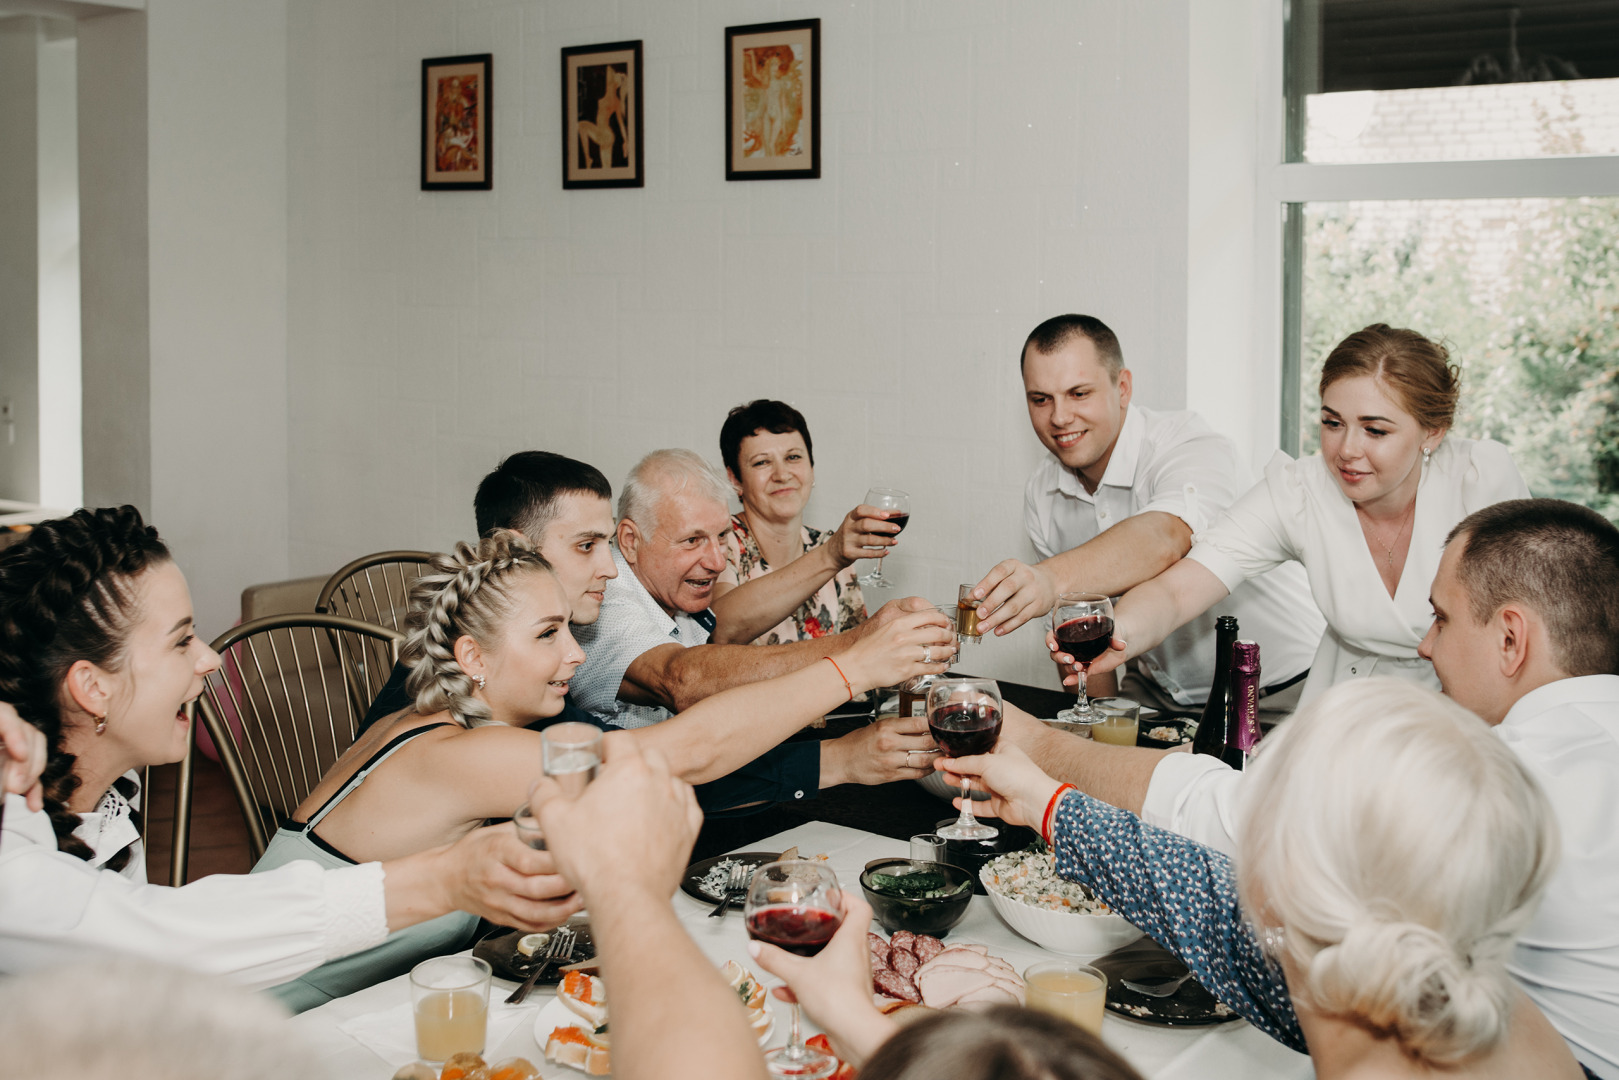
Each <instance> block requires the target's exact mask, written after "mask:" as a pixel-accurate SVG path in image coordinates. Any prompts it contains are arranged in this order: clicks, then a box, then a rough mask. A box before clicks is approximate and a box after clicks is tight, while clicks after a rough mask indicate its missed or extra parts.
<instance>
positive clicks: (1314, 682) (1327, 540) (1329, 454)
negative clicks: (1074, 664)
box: [1047, 323, 1529, 701]
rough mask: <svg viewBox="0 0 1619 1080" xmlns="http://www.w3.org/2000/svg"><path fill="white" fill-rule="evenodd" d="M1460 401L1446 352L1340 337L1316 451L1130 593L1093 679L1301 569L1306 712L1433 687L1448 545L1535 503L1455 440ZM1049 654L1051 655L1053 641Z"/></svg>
mask: <svg viewBox="0 0 1619 1080" xmlns="http://www.w3.org/2000/svg"><path fill="white" fill-rule="evenodd" d="M1459 390H1460V387H1459V384H1458V377H1457V371H1456V368H1455V367H1454V366H1453V365H1451V364H1450V362H1449V354H1448V353H1447V352H1446V350H1445V348H1444V346H1442V345H1439V344H1437V343H1435V342H1432V341H1429V340H1428V339H1427V338H1425V337H1423V336H1422V335H1421V334H1418V333H1417V332H1415V331H1413V330H1400V329H1395V328H1392V327H1389V326H1386V325H1384V324H1381V323H1379V324H1377V325H1374V326H1368V327H1366V328H1365V329H1364V330H1361V331H1358V332H1357V333H1354V334H1351V335H1349V337H1347V338H1345V339H1344V340H1343V341H1342V342H1340V343H1339V344H1338V346H1337V347H1336V348H1334V349H1333V350H1332V353H1331V354H1330V355H1329V356H1328V357H1327V360H1326V364H1325V365H1324V366H1323V368H1322V371H1321V452H1320V453H1318V454H1312V455H1311V456H1309V457H1305V458H1299V459H1298V460H1294V459H1292V458H1290V457H1288V456H1287V455H1286V454H1282V453H1278V454H1277V455H1276V456H1275V457H1274V458H1273V459H1272V460H1271V462H1270V464H1269V465H1268V466H1267V467H1266V469H1265V476H1264V479H1262V480H1261V481H1260V482H1259V483H1258V484H1256V485H1255V486H1254V487H1253V488H1252V489H1250V490H1249V491H1248V493H1247V494H1245V495H1243V496H1242V497H1241V498H1240V499H1238V500H1237V501H1236V503H1234V504H1233V505H1232V506H1231V508H1230V509H1229V510H1228V511H1226V513H1225V514H1224V516H1222V517H1221V518H1220V519H1219V520H1218V521H1216V522H1215V524H1214V525H1213V526H1211V527H1210V528H1209V529H1208V530H1207V531H1206V532H1204V533H1202V534H1200V535H1198V536H1196V537H1194V540H1193V546H1192V550H1191V552H1190V553H1189V554H1188V555H1187V556H1186V558H1184V559H1182V560H1181V561H1180V562H1178V563H1176V564H1175V565H1174V566H1171V567H1170V568H1169V569H1168V570H1166V571H1164V572H1163V573H1162V574H1159V575H1158V576H1157V577H1155V578H1153V579H1152V580H1151V581H1147V582H1144V583H1143V584H1141V585H1139V586H1137V587H1136V588H1134V589H1131V590H1130V591H1129V592H1128V593H1126V594H1125V595H1124V597H1123V599H1121V600H1120V601H1119V603H1118V606H1117V611H1116V613H1115V626H1116V629H1115V632H1114V641H1113V649H1112V650H1111V651H1110V652H1109V653H1107V654H1106V655H1104V656H1103V657H1101V658H1100V659H1098V660H1097V661H1096V662H1095V663H1094V664H1093V665H1092V666H1091V671H1093V672H1099V671H1107V670H1109V669H1111V668H1114V667H1117V666H1118V665H1119V664H1120V663H1122V662H1123V661H1124V660H1125V659H1127V658H1129V657H1131V656H1135V655H1136V654H1138V653H1141V652H1144V651H1146V650H1147V649H1150V648H1152V647H1153V646H1155V645H1157V644H1158V643H1159V642H1160V641H1162V640H1163V639H1164V638H1165V637H1167V636H1168V635H1169V634H1170V633H1171V632H1172V631H1174V630H1175V629H1176V628H1177V627H1179V626H1181V625H1182V624H1184V623H1186V622H1187V621H1189V620H1190V619H1192V618H1194V617H1196V616H1197V615H1199V614H1201V613H1202V612H1204V611H1207V610H1208V609H1209V608H1210V607H1211V606H1213V605H1214V604H1216V603H1218V602H1219V601H1220V600H1222V599H1224V598H1225V597H1226V596H1227V595H1228V594H1229V593H1230V592H1231V590H1232V589H1234V588H1236V586H1237V585H1239V584H1241V583H1242V582H1243V581H1245V580H1247V579H1248V578H1250V577H1253V576H1254V575H1256V574H1260V573H1263V572H1265V571H1266V570H1269V569H1271V568H1272V567H1275V566H1279V565H1280V564H1282V563H1284V562H1287V561H1288V560H1290V559H1296V560H1297V561H1298V562H1300V563H1302V564H1303V565H1304V569H1305V572H1306V574H1307V575H1308V576H1309V580H1310V590H1311V592H1312V594H1313V595H1314V598H1315V602H1316V605H1317V606H1318V607H1320V609H1321V613H1322V614H1323V615H1324V616H1326V620H1327V630H1326V633H1325V634H1324V635H1323V636H1322V638H1321V644H1320V646H1319V647H1318V648H1317V650H1316V654H1315V661H1314V663H1313V664H1312V665H1311V668H1310V678H1309V681H1308V682H1307V683H1306V684H1305V688H1304V694H1303V698H1302V700H1303V701H1308V700H1310V699H1311V698H1313V697H1315V696H1316V695H1317V694H1320V693H1321V692H1322V691H1323V690H1325V689H1326V688H1327V687H1329V686H1331V685H1333V684H1334V683H1338V682H1342V681H1344V680H1346V679H1352V678H1364V677H1366V676H1369V675H1396V676H1400V677H1403V678H1408V679H1412V680H1415V681H1417V682H1419V683H1422V684H1423V685H1425V686H1428V687H1431V688H1433V689H1436V690H1437V689H1438V688H1439V682H1438V680H1437V678H1435V676H1434V673H1433V665H1432V664H1430V663H1429V662H1428V661H1426V660H1424V659H1422V658H1421V657H1419V656H1418V655H1417V645H1418V644H1419V643H1420V642H1421V641H1422V638H1423V635H1424V634H1426V633H1427V630H1428V623H1429V622H1430V618H1431V616H1430V612H1429V607H1428V586H1429V584H1430V583H1431V582H1432V581H1433V578H1434V573H1435V571H1437V570H1438V567H1439V556H1440V552H1441V550H1442V548H1443V547H1444V541H1445V536H1446V535H1447V534H1448V533H1449V532H1450V530H1451V528H1452V527H1454V526H1455V525H1456V523H1457V522H1459V521H1461V519H1462V518H1464V517H1466V516H1467V515H1468V514H1471V513H1472V512H1473V511H1475V510H1479V509H1482V508H1483V507H1486V506H1490V505H1492V504H1494V503H1497V502H1500V501H1502V500H1503V499H1519V498H1524V497H1526V496H1527V495H1528V494H1529V492H1528V488H1527V487H1526V486H1525V485H1524V482H1523V478H1522V477H1521V476H1519V475H1518V469H1517V467H1516V466H1515V465H1514V464H1513V463H1512V458H1511V457H1510V456H1509V455H1508V453H1507V450H1506V447H1504V446H1502V445H1501V444H1500V443H1497V442H1494V441H1491V440H1488V439H1485V440H1473V439H1462V438H1457V437H1455V436H1448V435H1447V432H1448V431H1449V430H1450V426H1451V422H1452V420H1453V418H1454V416H1455V411H1456V399H1457V396H1458V393H1459ZM1047 644H1048V647H1050V648H1052V649H1053V651H1054V652H1055V646H1056V641H1055V639H1054V638H1052V637H1051V636H1050V635H1049V634H1048V636H1047ZM1259 644H1260V646H1261V650H1263V648H1264V645H1265V642H1263V641H1261V642H1260V643H1259ZM1261 655H1262V656H1263V651H1262V652H1261ZM1058 659H1060V660H1066V657H1064V656H1062V655H1061V654H1059V656H1058Z"/></svg>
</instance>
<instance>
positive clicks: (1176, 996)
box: [1092, 937, 1241, 1027]
mask: <svg viewBox="0 0 1619 1080" xmlns="http://www.w3.org/2000/svg"><path fill="white" fill-rule="evenodd" d="M1092 962H1093V963H1094V964H1095V965H1096V967H1097V969H1098V970H1099V971H1101V972H1102V974H1104V975H1106V976H1107V1010H1108V1012H1110V1013H1112V1014H1114V1015H1115V1016H1121V1017H1123V1018H1124V1019H1126V1020H1134V1021H1136V1022H1137V1023H1141V1024H1158V1025H1162V1026H1164V1027H1208V1026H1210V1025H1213V1024H1229V1023H1231V1021H1233V1020H1240V1019H1241V1017H1239V1016H1238V1015H1237V1014H1236V1013H1235V1012H1233V1011H1232V1010H1231V1009H1229V1008H1227V1007H1226V1006H1224V1005H1221V1004H1220V1003H1219V1002H1218V1001H1216V1000H1215V998H1214V995H1213V994H1211V993H1209V992H1208V991H1207V990H1205V989H1204V988H1203V984H1202V983H1200V982H1198V981H1197V980H1196V979H1187V980H1186V981H1185V982H1183V983H1181V985H1180V988H1179V989H1177V990H1176V991H1175V992H1174V993H1173V994H1171V995H1169V996H1168V997H1161V998H1159V997H1152V996H1150V995H1148V994H1140V993H1137V992H1136V991H1134V990H1131V989H1129V988H1128V987H1126V986H1125V985H1124V980H1125V979H1130V980H1132V981H1139V982H1160V981H1162V980H1163V979H1165V978H1178V977H1179V976H1181V975H1184V974H1186V965H1185V964H1182V963H1181V962H1180V961H1179V960H1177V959H1175V955H1174V954H1173V953H1171V952H1170V951H1169V950H1168V949H1165V948H1164V947H1163V946H1161V945H1159V944H1158V943H1157V942H1155V941H1153V940H1152V939H1151V938H1145V937H1144V938H1141V939H1139V940H1137V941H1134V942H1132V943H1130V944H1129V945H1126V946H1124V947H1123V948H1120V949H1115V950H1113V951H1112V952H1110V953H1108V954H1107V955H1106V956H1104V957H1102V958H1101V959H1100V960H1095V961H1092Z"/></svg>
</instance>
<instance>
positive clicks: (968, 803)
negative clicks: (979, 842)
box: [956, 776, 978, 825]
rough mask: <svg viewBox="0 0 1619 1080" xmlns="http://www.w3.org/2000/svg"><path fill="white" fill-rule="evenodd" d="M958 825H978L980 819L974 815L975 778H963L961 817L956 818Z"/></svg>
mask: <svg viewBox="0 0 1619 1080" xmlns="http://www.w3.org/2000/svg"><path fill="white" fill-rule="evenodd" d="M956 824H957V825H976V824H978V819H977V818H975V817H973V778H972V777H970V776H963V777H962V778H961V817H959V818H957V819H956Z"/></svg>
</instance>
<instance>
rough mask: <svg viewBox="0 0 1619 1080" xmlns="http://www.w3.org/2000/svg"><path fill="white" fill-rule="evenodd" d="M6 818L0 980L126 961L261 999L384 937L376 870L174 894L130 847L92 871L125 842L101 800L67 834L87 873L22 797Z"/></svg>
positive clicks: (287, 876) (0, 845)
mask: <svg viewBox="0 0 1619 1080" xmlns="http://www.w3.org/2000/svg"><path fill="white" fill-rule="evenodd" d="M130 775H131V776H133V775H134V774H130ZM119 801H121V797H120V800H119ZM5 807H6V812H5V822H4V831H3V832H0V974H6V975H13V974H18V973H21V972H25V971H32V970H34V969H36V968H43V967H50V966H52V965H56V964H63V963H68V962H71V961H73V960H83V959H87V958H93V957H95V956H105V955H106V954H107V953H110V952H126V953H134V954H136V955H139V956H146V957H151V958H152V959H155V960H162V961H163V962H165V963H169V964H176V965H178V966H180V967H185V968H190V969H191V970H194V971H203V972H209V973H213V974H219V975H226V976H229V977H230V978H231V979H233V980H234V981H236V982H238V983H240V984H242V985H244V986H247V987H249V988H252V989H263V988H265V987H269V986H275V985H277V984H279V983H284V982H286V981H287V980H288V979H294V978H297V977H298V976H299V975H302V974H303V973H304V972H306V971H309V970H311V969H312V968H315V967H317V966H319V965H320V964H323V963H325V962H326V961H327V960H332V959H335V958H336V957H339V956H346V955H347V954H349V953H352V952H358V951H359V950H361V949H368V948H370V947H371V946H373V945H378V944H381V942H382V941H383V939H384V938H386V937H387V936H388V918H387V909H386V903H385V900H384V896H383V884H382V878H383V874H382V864H381V863H366V864H364V865H362V866H350V867H344V868H343V869H341V870H325V869H322V868H321V867H319V866H317V865H315V864H314V863H312V862H297V863H290V864H288V865H286V866H283V867H280V868H279V869H276V870H271V871H269V872H268V873H263V874H251V875H248V874H215V875H213V876H212V877H206V878H203V879H201V880H200V881H194V882H192V883H191V884H189V885H187V886H185V887H184V888H180V889H173V888H170V887H168V886H166V885H149V884H147V883H146V862H145V858H144V853H143V852H142V851H141V846H140V844H139V843H138V842H137V843H135V844H134V846H133V847H132V849H131V858H130V860H129V863H128V864H127V865H126V866H125V867H124V869H123V870H122V871H121V872H117V873H115V872H113V871H111V870H102V869H97V866H98V865H99V864H100V863H101V862H104V861H105V860H106V859H107V858H108V857H110V856H112V855H113V854H115V853H116V852H117V851H119V850H121V849H122V848H123V847H125V846H126V845H127V843H128V840H129V830H128V829H126V828H125V825H127V824H128V818H127V817H124V816H123V815H121V814H120V812H119V809H118V808H117V807H116V806H109V805H108V804H107V803H106V801H105V800H103V803H102V805H101V806H100V807H98V808H97V812H96V813H94V814H87V815H82V816H83V818H84V824H83V825H82V826H81V827H80V829H79V830H77V831H76V834H75V835H77V836H79V838H80V839H82V840H85V841H87V842H92V841H94V843H92V847H93V848H94V850H95V852H96V857H95V860H94V861H93V862H86V861H84V860H83V859H80V858H78V857H77V856H74V855H68V854H66V853H64V852H61V851H58V850H57V849H56V832H55V830H53V829H52V828H51V821H50V818H49V817H48V816H47V815H46V814H45V813H44V812H43V811H40V812H31V811H30V810H29V809H28V803H27V802H26V801H24V800H23V798H22V797H21V796H18V795H8V796H6V802H5ZM109 812H110V814H111V817H108V816H107V815H108V813H109ZM120 818H122V823H120V821H119V820H118V819H120ZM97 843H99V845H100V846H96V844H97Z"/></svg>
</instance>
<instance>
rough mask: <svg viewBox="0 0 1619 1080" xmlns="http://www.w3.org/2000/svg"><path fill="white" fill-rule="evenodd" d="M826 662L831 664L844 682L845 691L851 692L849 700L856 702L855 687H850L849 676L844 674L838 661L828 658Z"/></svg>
mask: <svg viewBox="0 0 1619 1080" xmlns="http://www.w3.org/2000/svg"><path fill="white" fill-rule="evenodd" d="M826 662H827V663H829V664H831V665H832V667H833V668H834V669H835V670H836V671H837V673H838V678H840V679H842V680H843V687H844V689H845V690H847V691H849V700H850V701H853V700H854V687H853V686H852V685H850V683H849V676H847V675H845V674H844V673H843V669H842V668H840V667H838V662H837V661H836V660H834V659H832V658H831V657H830V656H828V657H826Z"/></svg>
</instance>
